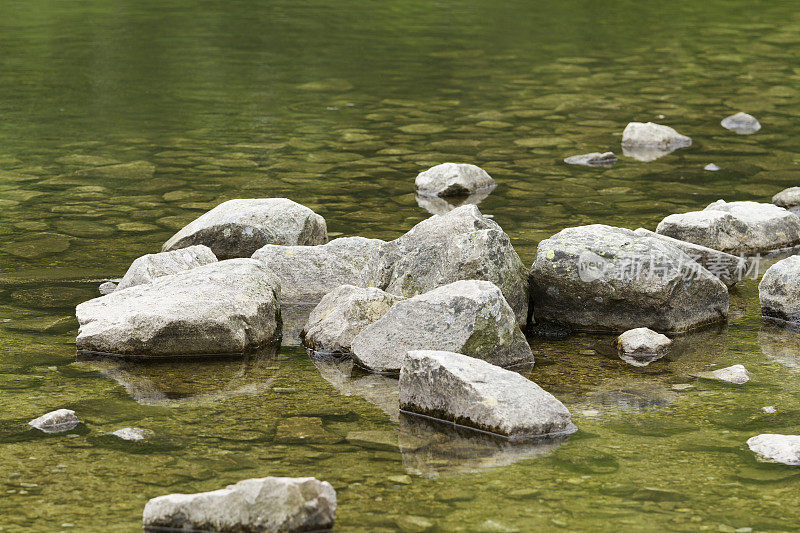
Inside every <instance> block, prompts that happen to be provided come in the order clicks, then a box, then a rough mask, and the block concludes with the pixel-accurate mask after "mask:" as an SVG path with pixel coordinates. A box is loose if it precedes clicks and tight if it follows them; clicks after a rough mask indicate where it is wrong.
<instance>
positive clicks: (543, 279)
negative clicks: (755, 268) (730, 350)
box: [531, 224, 728, 332]
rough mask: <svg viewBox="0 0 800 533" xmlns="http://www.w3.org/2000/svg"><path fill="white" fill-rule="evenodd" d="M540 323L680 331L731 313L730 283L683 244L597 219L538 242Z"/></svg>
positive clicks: (535, 295)
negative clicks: (699, 261)
mask: <svg viewBox="0 0 800 533" xmlns="http://www.w3.org/2000/svg"><path fill="white" fill-rule="evenodd" d="M531 305H532V306H533V315H534V318H535V319H536V322H537V323H538V322H540V321H542V322H546V323H556V324H561V325H563V326H567V327H569V328H571V329H575V330H583V331H609V332H621V331H626V330H628V329H631V328H633V327H648V328H651V329H654V330H656V331H662V332H677V331H685V330H688V329H691V328H695V327H699V326H702V325H705V324H709V323H712V322H716V321H721V320H725V318H726V317H727V316H728V290H727V288H726V287H725V285H724V284H723V283H722V282H721V281H720V280H719V279H717V278H716V277H715V276H714V275H712V274H711V273H709V272H708V271H707V270H706V269H704V268H703V267H702V266H700V265H699V264H697V263H695V262H694V261H692V260H691V258H689V256H687V255H686V254H684V253H683V252H682V251H681V250H679V249H678V248H675V247H674V246H671V245H670V244H667V243H665V242H662V241H660V240H658V239H653V238H650V237H640V236H638V235H636V234H635V233H634V232H632V231H630V230H627V229H622V228H615V227H612V226H605V225H600V224H594V225H591V226H580V227H575V228H567V229H564V230H562V231H560V232H559V233H557V234H556V235H554V236H552V237H550V238H549V239H546V240H544V241H542V242H540V243H539V247H538V250H537V252H536V259H535V260H534V263H533V266H532V267H531Z"/></svg>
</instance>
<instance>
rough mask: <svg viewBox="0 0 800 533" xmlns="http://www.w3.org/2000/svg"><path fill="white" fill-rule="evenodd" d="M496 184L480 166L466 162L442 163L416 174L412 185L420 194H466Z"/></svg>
mask: <svg viewBox="0 0 800 533" xmlns="http://www.w3.org/2000/svg"><path fill="white" fill-rule="evenodd" d="M496 185H497V184H496V183H495V182H494V180H493V179H492V177H491V176H490V175H489V174H487V173H486V171H485V170H483V169H482V168H480V167H477V166H475V165H470V164H467V163H442V164H441V165H436V166H435V167H431V168H429V169H428V170H426V171H424V172H420V173H419V174H418V175H417V179H416V180H415V181H414V186H415V188H416V190H417V194H419V195H421V196H441V197H447V196H467V195H470V194H472V193H474V192H476V191H479V190H482V189H493V188H494V187H495V186H496Z"/></svg>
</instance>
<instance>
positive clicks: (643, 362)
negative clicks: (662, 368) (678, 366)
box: [617, 328, 672, 366]
mask: <svg viewBox="0 0 800 533" xmlns="http://www.w3.org/2000/svg"><path fill="white" fill-rule="evenodd" d="M671 344H672V341H671V340H669V337H667V336H666V335H662V334H661V333H657V332H655V331H653V330H652V329H649V328H636V329H629V330H628V331H626V332H625V333H623V334H622V335H620V336H619V337H617V349H618V350H619V352H620V358H621V359H622V360H623V361H626V362H628V363H630V364H632V365H634V366H647V365H648V364H650V363H652V362H653V361H655V360H657V359H660V358H662V357H664V356H665V355H666V354H667V351H668V350H669V347H670V345H671Z"/></svg>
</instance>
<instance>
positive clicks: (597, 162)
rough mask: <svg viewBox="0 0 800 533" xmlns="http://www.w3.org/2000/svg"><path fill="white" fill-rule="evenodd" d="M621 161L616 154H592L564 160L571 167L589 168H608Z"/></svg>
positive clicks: (574, 156)
mask: <svg viewBox="0 0 800 533" xmlns="http://www.w3.org/2000/svg"><path fill="white" fill-rule="evenodd" d="M617 161H619V159H617V156H616V155H614V152H604V153H602V154H601V153H600V152H592V153H591V154H582V155H573V156H571V157H568V158H566V159H564V162H565V163H567V164H569V165H583V166H587V167H607V166H611V165H613V164H614V163H616V162H617Z"/></svg>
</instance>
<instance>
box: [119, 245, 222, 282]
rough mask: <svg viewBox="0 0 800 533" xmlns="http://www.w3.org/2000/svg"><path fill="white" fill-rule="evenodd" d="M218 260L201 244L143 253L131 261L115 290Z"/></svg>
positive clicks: (209, 249)
mask: <svg viewBox="0 0 800 533" xmlns="http://www.w3.org/2000/svg"><path fill="white" fill-rule="evenodd" d="M216 261H217V256H215V255H214V252H212V251H211V248H209V247H208V246H203V245H201V244H200V245H196V246H188V247H186V248H181V249H179V250H173V251H171V252H161V253H158V254H147V255H143V256H142V257H139V258H138V259H136V260H134V262H133V263H131V266H130V267H128V271H127V272H125V275H124V276H123V277H122V280H121V281H120V282H119V284H118V285H117V287H116V289H115V290H122V289H127V288H128V287H134V286H136V285H142V284H143V283H150V282H151V281H153V280H154V279H156V278H160V277H161V276H168V275H170V274H177V273H178V272H183V271H184V270H191V269H193V268H196V267H199V266H203V265H207V264H209V263H214V262H216ZM112 292H113V291H112Z"/></svg>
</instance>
